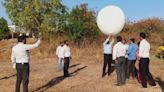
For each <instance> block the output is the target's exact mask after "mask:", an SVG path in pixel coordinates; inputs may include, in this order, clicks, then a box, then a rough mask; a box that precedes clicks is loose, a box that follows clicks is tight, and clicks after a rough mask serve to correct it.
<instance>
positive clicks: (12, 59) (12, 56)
mask: <svg viewBox="0 0 164 92" xmlns="http://www.w3.org/2000/svg"><path fill="white" fill-rule="evenodd" d="M11 62H12V64H16V58H15V55H14V52H13V50H12V52H11Z"/></svg>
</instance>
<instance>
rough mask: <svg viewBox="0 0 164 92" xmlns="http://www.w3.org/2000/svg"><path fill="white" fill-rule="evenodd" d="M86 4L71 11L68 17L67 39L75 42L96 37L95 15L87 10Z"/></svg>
mask: <svg viewBox="0 0 164 92" xmlns="http://www.w3.org/2000/svg"><path fill="white" fill-rule="evenodd" d="M87 6H88V5H87V4H81V5H80V6H76V7H75V8H73V9H72V11H71V12H70V13H69V15H68V21H67V29H66V30H67V33H68V37H69V38H70V39H71V40H74V41H75V42H79V41H80V40H85V39H93V38H95V37H96V36H97V35H98V28H97V25H96V14H95V12H94V11H91V10H88V7H87Z"/></svg>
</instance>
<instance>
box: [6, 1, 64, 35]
mask: <svg viewBox="0 0 164 92" xmlns="http://www.w3.org/2000/svg"><path fill="white" fill-rule="evenodd" d="M4 5H5V7H6V10H7V12H8V15H9V17H10V19H11V20H12V22H13V24H15V25H17V26H19V27H23V28H26V30H29V31H46V32H49V31H53V32H62V31H63V24H64V23H63V22H64V21H63V16H64V14H66V13H67V11H66V7H65V6H64V5H62V4H61V1H60V0H5V1H4Z"/></svg>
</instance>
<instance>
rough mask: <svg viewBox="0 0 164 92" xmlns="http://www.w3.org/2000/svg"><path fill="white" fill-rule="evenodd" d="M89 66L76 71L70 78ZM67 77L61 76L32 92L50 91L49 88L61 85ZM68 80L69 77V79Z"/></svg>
mask: <svg viewBox="0 0 164 92" xmlns="http://www.w3.org/2000/svg"><path fill="white" fill-rule="evenodd" d="M86 67H87V66H83V67H81V68H78V69H76V70H75V71H73V72H71V73H70V77H72V76H75V75H74V74H77V73H78V72H79V71H80V70H82V69H84V68H86ZM65 78H66V77H63V76H59V77H55V78H53V79H51V80H50V81H49V82H48V83H46V84H45V85H43V86H41V87H39V88H37V89H35V90H34V91H32V92H44V91H46V90H48V89H49V88H51V87H53V86H55V85H57V84H59V83H60V82H62V81H63V80H64V79H65ZM67 78H68V77H67Z"/></svg>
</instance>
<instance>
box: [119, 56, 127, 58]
mask: <svg viewBox="0 0 164 92" xmlns="http://www.w3.org/2000/svg"><path fill="white" fill-rule="evenodd" d="M117 58H125V56H120V57H117Z"/></svg>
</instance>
